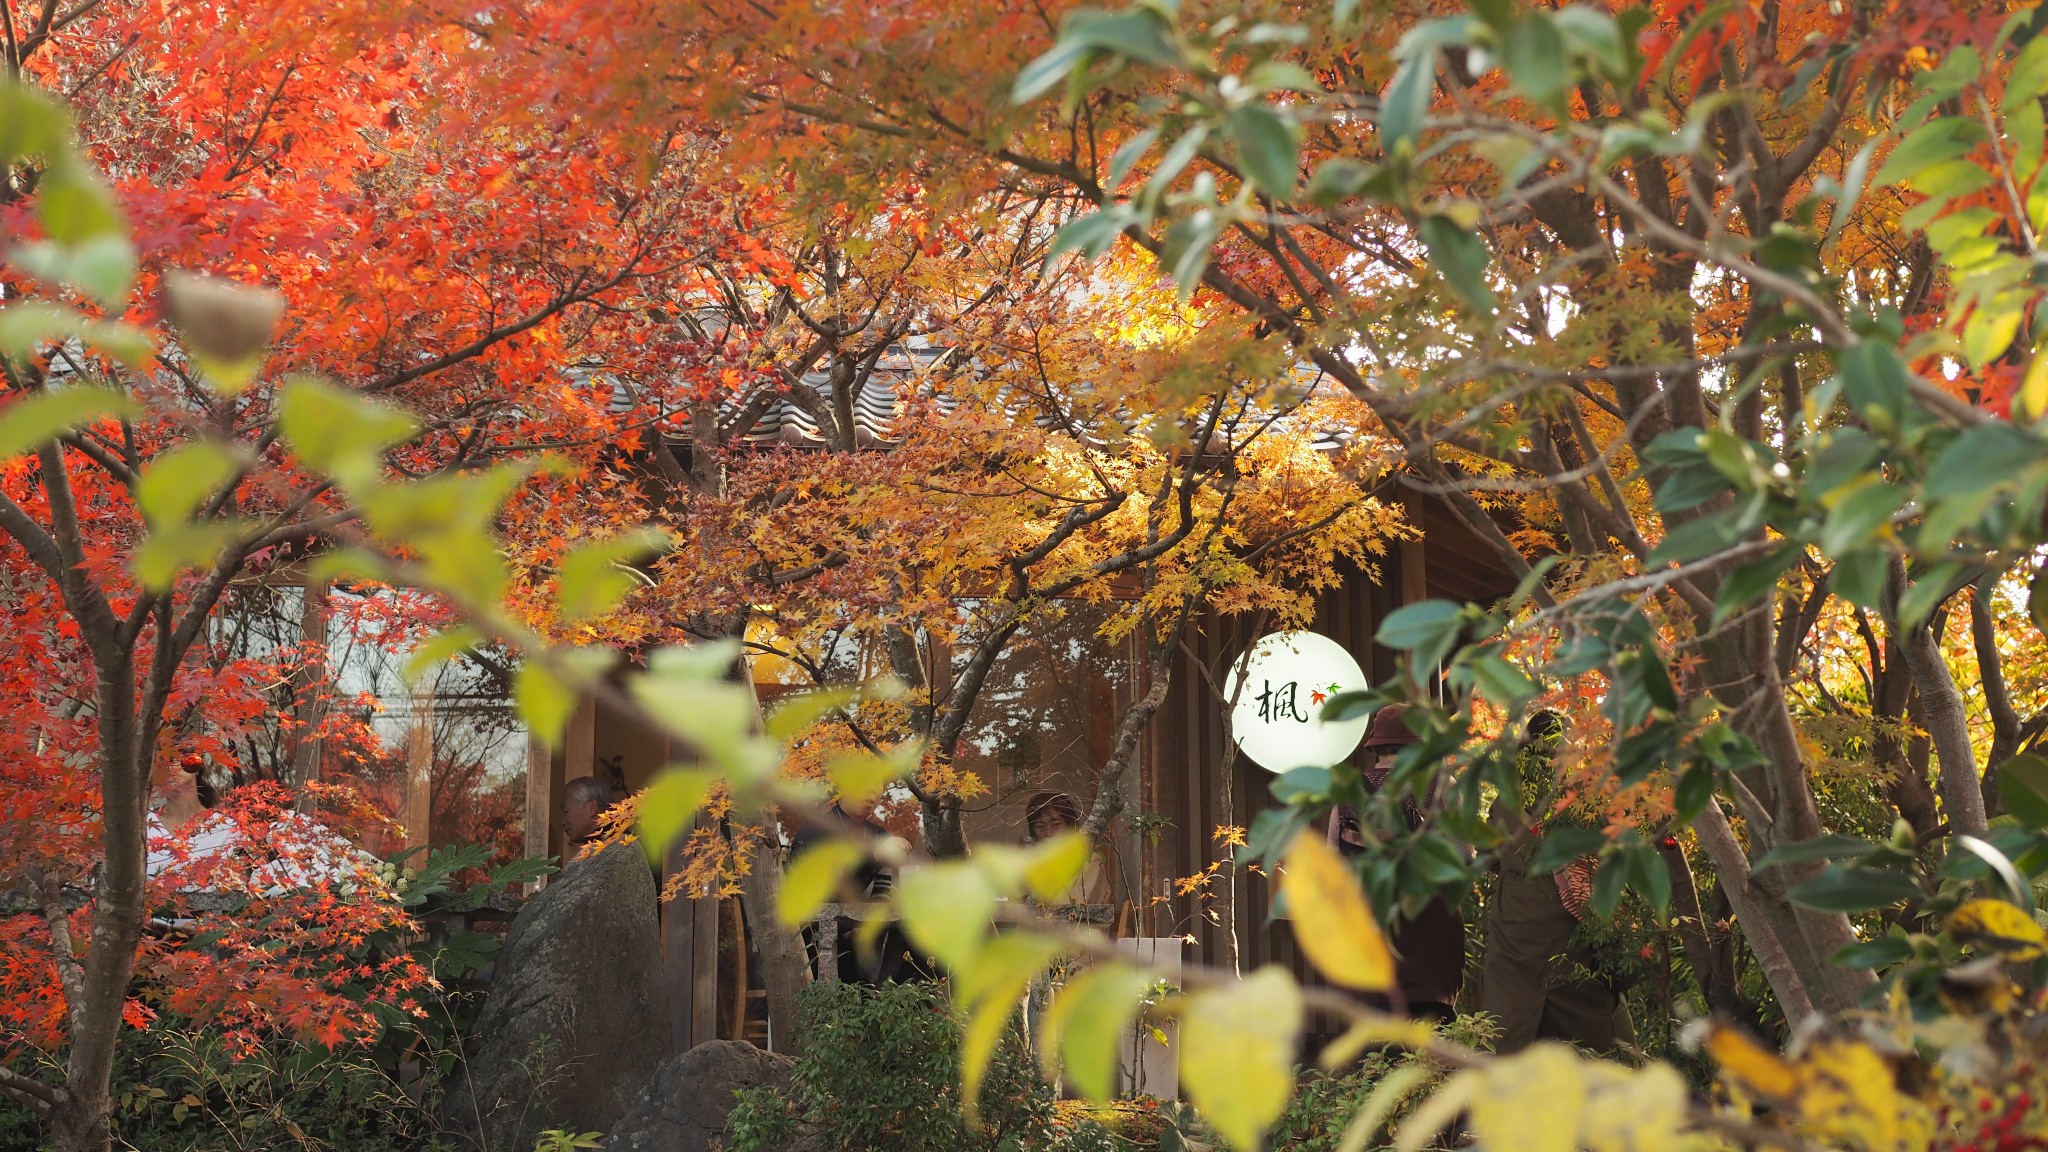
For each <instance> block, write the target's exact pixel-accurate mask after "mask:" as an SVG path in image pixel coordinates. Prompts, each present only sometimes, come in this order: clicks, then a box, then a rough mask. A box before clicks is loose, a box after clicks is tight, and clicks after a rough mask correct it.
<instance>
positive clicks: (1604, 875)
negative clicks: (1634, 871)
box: [1590, 852, 1630, 920]
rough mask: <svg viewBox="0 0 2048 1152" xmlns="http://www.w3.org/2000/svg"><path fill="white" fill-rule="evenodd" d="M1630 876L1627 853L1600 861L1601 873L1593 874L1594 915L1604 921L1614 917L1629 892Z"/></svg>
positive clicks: (1592, 903)
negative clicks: (1622, 899) (1623, 897)
mask: <svg viewBox="0 0 2048 1152" xmlns="http://www.w3.org/2000/svg"><path fill="white" fill-rule="evenodd" d="M1629 874H1630V869H1629V866H1628V855H1627V854H1626V853H1622V852H1616V853H1614V854H1613V855H1610V856H1608V857H1607V858H1606V859H1604V860H1602V861H1600V871H1598V872H1596V873H1594V874H1593V899H1592V902H1591V904H1590V907H1591V908H1592V911H1593V915H1595V916H1597V917H1599V918H1600V919H1602V920H1605V919H1607V918H1608V917H1610V916H1612V915H1614V909H1615V906H1616V905H1618V904H1620V903H1621V898H1622V896H1623V894H1625V893H1626V892H1627V891H1628V882H1629Z"/></svg>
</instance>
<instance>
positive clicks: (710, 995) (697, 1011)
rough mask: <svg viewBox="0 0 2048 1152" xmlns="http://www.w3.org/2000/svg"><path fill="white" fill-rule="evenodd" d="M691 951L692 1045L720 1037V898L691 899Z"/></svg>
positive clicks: (702, 897) (700, 897) (689, 903)
mask: <svg viewBox="0 0 2048 1152" xmlns="http://www.w3.org/2000/svg"><path fill="white" fill-rule="evenodd" d="M687 903H688V905H689V909H690V919H691V921H692V922H693V925H694V927H693V929H692V931H691V934H690V935H691V940H690V952H691V972H690V1045H691V1046H692V1047H695V1046H696V1045H699V1044H703V1043H706V1042H708V1041H712V1040H716V1039H718V897H716V896H696V897H692V898H691V899H690V900H689V901H688V902H687Z"/></svg>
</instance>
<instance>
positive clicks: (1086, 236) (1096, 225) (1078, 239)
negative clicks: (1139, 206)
mask: <svg viewBox="0 0 2048 1152" xmlns="http://www.w3.org/2000/svg"><path fill="white" fill-rule="evenodd" d="M1137 219H1138V214H1137V213H1136V212H1134V211H1132V209H1131V208H1130V206H1129V205H1125V204H1116V205H1112V206H1110V207H1108V208H1104V209H1101V210H1100V211H1096V212H1090V213H1088V214H1087V215H1086V216H1076V217H1074V218H1073V219H1072V220H1069V221H1067V222H1066V224H1064V225H1063V226H1061V228H1060V230H1059V231H1058V232H1057V233H1055V234H1054V236H1053V238H1052V251H1051V253H1050V255H1051V256H1058V255H1059V254H1061V253H1062V252H1070V251H1072V250H1074V249H1076V248H1078V249H1080V250H1081V254H1082V255H1084V256H1086V257H1087V258H1088V259H1090V260H1094V259H1096V258H1097V257H1100V256H1101V255H1102V254H1103V253H1104V252H1107V251H1109V249H1110V246H1111V245H1113V244H1115V243H1116V240H1117V237H1119V236H1121V235H1123V232H1124V229H1125V228H1127V227H1129V226H1130V225H1132V224H1134V223H1136V222H1137Z"/></svg>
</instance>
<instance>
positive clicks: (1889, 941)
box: [1828, 936, 1913, 971]
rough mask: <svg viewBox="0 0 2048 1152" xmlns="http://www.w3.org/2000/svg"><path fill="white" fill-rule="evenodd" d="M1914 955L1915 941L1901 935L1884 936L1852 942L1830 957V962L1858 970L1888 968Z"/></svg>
mask: <svg viewBox="0 0 2048 1152" xmlns="http://www.w3.org/2000/svg"><path fill="white" fill-rule="evenodd" d="M1912 956H1913V943H1912V941H1910V940H1907V939H1905V938H1903V937H1900V936H1884V937H1880V938H1879V939H1876V940H1865V941H1863V942H1861V943H1859V944H1851V945H1849V946H1848V947H1846V948H1843V949H1841V950H1840V951H1838V952H1836V953H1835V954H1834V955H1833V956H1830V957H1828V963H1830V964H1838V965H1840V966H1842V967H1844V968H1852V969H1856V970H1857V971H1869V970H1870V969H1873V968H1886V967H1889V966H1891V965H1893V964H1897V963H1899V962H1900V961H1903V960H1909V959H1911V958H1912Z"/></svg>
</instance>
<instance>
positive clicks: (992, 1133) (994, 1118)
mask: <svg viewBox="0 0 2048 1152" xmlns="http://www.w3.org/2000/svg"><path fill="white" fill-rule="evenodd" d="M799 1026H800V1028H801V1031H800V1032H799V1033H798V1036H799V1042H798V1053H797V1063H796V1071H795V1075H794V1079H793V1082H792V1084H791V1086H790V1088H789V1090H788V1091H787V1092H786V1093H778V1092H776V1091H773V1090H770V1089H752V1090H749V1091H745V1092H742V1093H741V1094H740V1099H739V1103H738V1105H737V1106H736V1107H735V1108H734V1109H733V1112H732V1116H731V1117H730V1118H729V1119H728V1121H727V1124H726V1137H727V1147H728V1148H729V1149H730V1150H731V1152H772V1150H773V1149H777V1148H780V1147H782V1146H783V1145H785V1144H787V1143H788V1142H789V1141H790V1140H791V1139H792V1138H793V1137H796V1136H797V1135H799V1134H804V1135H807V1136H809V1137H811V1138H812V1139H813V1140H814V1141H815V1144H814V1145H812V1146H814V1147H817V1148H819V1149H820V1150H821V1152H868V1150H869V1149H888V1150H889V1152H1112V1150H1118V1149H1123V1148H1128V1147H1130V1146H1131V1145H1129V1144H1128V1143H1127V1142H1125V1141H1123V1140H1122V1139H1120V1138H1118V1137H1116V1136H1114V1135H1112V1134H1110V1133H1109V1132H1108V1131H1107V1130H1105V1129H1104V1128H1103V1127H1102V1126H1101V1125H1099V1124H1097V1123H1095V1122H1094V1121H1093V1120H1091V1119H1089V1118H1087V1117H1086V1116H1085V1115H1078V1114H1075V1113H1073V1112H1071V1111H1068V1112H1066V1114H1064V1115H1060V1116H1056V1115H1055V1111H1054V1102H1053V1097H1052V1091H1051V1089H1049V1088H1048V1087H1047V1086H1046V1085H1045V1083H1044V1082H1043V1081H1041V1080H1040V1079H1039V1078H1038V1074H1037V1071H1036V1070H1035V1069H1034V1068H1033V1067H1032V1065H1031V1061H1030V1058H1029V1056H1028V1055H1027V1054H1026V1052H1025V1051H1024V1045H1023V1043H1022V1042H1021V1041H1020V1040H1019V1039H1018V1037H1017V1036H1016V1034H1015V1033H1014V1032H1013V1033H1012V1034H1010V1035H1009V1036H1007V1037H1005V1038H1004V1040H1003V1042H1002V1043H1001V1044H999V1045H998V1046H997V1051H996V1056H995V1059H994V1061H993V1062H992V1063H991V1064H990V1067H989V1071H988V1077H987V1080H986V1081H985V1082H984V1084H983V1086H982V1090H981V1128H980V1130H979V1131H976V1130H973V1129H970V1128H969V1127H968V1125H967V1123H966V1121H965V1119H964V1118H963V1116H962V1113H961V1107H960V1104H961V1099H960V1026H959V1023H958V1021H957V1020H956V1019H955V1017H954V1016H953V1013H952V1010H951V1008H950V1007H949V1006H948V1004H947V1002H946V999H945V996H944V994H943V993H942V992H941V991H940V990H939V989H937V988H935V987H933V986H930V985H923V984H893V985H889V986H887V987H884V988H879V989H878V988H869V987H865V986H862V985H857V984H814V985H812V986H811V987H810V988H809V989H807V990H805V992H804V995H803V1002H802V1012H801V1016H800V1019H799Z"/></svg>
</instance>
